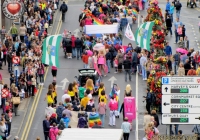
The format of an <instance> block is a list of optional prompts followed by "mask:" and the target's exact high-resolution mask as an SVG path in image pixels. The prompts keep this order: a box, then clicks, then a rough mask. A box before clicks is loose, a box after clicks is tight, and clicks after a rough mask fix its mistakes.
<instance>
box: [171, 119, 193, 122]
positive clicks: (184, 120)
mask: <svg viewBox="0 0 200 140" xmlns="http://www.w3.org/2000/svg"><path fill="white" fill-rule="evenodd" d="M171 122H172V123H187V122H189V118H171Z"/></svg>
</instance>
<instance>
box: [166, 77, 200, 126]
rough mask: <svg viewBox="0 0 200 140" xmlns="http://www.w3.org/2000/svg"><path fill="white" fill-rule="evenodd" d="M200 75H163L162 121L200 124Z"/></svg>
mask: <svg viewBox="0 0 200 140" xmlns="http://www.w3.org/2000/svg"><path fill="white" fill-rule="evenodd" d="M199 91H200V77H196V76H195V77H189V76H187V77H178V76H173V77H162V94H163V95H162V113H164V114H162V123H163V124H200V118H199V117H200V109H199V108H200V105H198V103H199V102H200V92H199Z"/></svg>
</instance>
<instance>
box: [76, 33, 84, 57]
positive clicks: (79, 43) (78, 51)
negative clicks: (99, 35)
mask: <svg viewBox="0 0 200 140" xmlns="http://www.w3.org/2000/svg"><path fill="white" fill-rule="evenodd" d="M82 47H83V42H82V40H80V39H79V37H77V38H76V41H75V48H76V57H77V60H78V59H79V57H80V56H81V49H82Z"/></svg>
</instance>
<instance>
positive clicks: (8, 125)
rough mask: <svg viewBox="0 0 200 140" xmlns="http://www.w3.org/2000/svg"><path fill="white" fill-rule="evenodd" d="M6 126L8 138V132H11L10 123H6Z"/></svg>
mask: <svg viewBox="0 0 200 140" xmlns="http://www.w3.org/2000/svg"><path fill="white" fill-rule="evenodd" d="M6 125H7V129H8V134H7V136H9V135H10V130H11V122H10V123H6Z"/></svg>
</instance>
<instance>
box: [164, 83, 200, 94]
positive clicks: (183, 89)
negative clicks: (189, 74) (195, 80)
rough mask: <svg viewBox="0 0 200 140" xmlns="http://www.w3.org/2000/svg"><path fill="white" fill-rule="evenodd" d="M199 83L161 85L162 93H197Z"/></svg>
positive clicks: (199, 88) (199, 87) (199, 89)
mask: <svg viewBox="0 0 200 140" xmlns="http://www.w3.org/2000/svg"><path fill="white" fill-rule="evenodd" d="M199 91H200V85H162V94H172V95H174V94H184V95H185V94H198V92H199Z"/></svg>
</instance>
